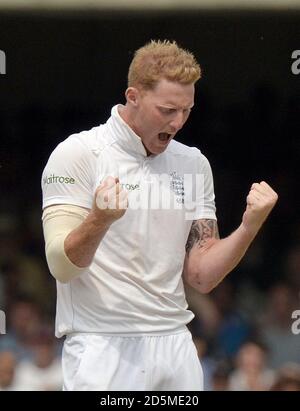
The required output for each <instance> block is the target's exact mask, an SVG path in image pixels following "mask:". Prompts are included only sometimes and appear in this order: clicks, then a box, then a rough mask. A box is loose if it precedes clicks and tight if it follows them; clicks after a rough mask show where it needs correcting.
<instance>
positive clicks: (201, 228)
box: [185, 219, 220, 253]
mask: <svg viewBox="0 0 300 411" xmlns="http://www.w3.org/2000/svg"><path fill="white" fill-rule="evenodd" d="M211 238H220V237H219V231H218V224H217V221H216V220H208V219H202V220H197V221H196V220H195V221H193V223H192V227H191V231H190V234H189V238H188V240H187V243H186V246H185V249H186V252H187V253H189V252H190V250H191V249H192V248H193V247H194V246H195V245H196V247H198V248H202V247H203V246H204V245H205V243H206V242H207V241H208V240H209V239H211Z"/></svg>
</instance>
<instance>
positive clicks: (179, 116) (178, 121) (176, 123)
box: [169, 111, 185, 133]
mask: <svg viewBox="0 0 300 411" xmlns="http://www.w3.org/2000/svg"><path fill="white" fill-rule="evenodd" d="M184 123H185V118H184V114H183V112H182V111H178V112H177V113H176V115H175V116H174V118H173V119H172V120H171V121H170V123H169V125H170V127H171V129H172V133H176V132H177V131H179V130H180V129H181V128H182V126H183V125H184Z"/></svg>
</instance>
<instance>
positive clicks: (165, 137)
mask: <svg viewBox="0 0 300 411" xmlns="http://www.w3.org/2000/svg"><path fill="white" fill-rule="evenodd" d="M170 137H171V134H168V133H159V134H158V138H159V140H160V141H163V142H166V141H168V140H169V139H170Z"/></svg>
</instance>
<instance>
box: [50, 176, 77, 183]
mask: <svg viewBox="0 0 300 411" xmlns="http://www.w3.org/2000/svg"><path fill="white" fill-rule="evenodd" d="M43 183H44V184H75V179H74V178H73V177H66V176H56V175H55V174H51V175H50V176H45V177H44V178H43Z"/></svg>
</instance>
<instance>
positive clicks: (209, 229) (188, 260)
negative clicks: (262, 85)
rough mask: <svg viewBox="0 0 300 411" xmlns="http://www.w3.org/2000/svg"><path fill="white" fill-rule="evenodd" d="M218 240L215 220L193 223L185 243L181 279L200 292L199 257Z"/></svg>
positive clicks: (204, 219)
mask: <svg viewBox="0 0 300 411" xmlns="http://www.w3.org/2000/svg"><path fill="white" fill-rule="evenodd" d="M218 240H219V230H218V224H217V220H214V219H206V218H203V219H199V220H195V221H193V223H192V226H191V230H190V234H189V237H188V240H187V243H186V256H185V261H184V270H183V279H184V280H185V281H186V282H187V283H188V284H189V285H190V286H192V287H195V288H196V289H198V290H200V291H201V290H202V289H201V284H200V282H199V279H198V278H197V275H198V271H199V270H198V269H199V264H201V258H200V256H201V255H203V253H204V252H205V251H206V250H207V249H209V248H210V247H211V246H212V245H213V244H214V243H215V242H216V241H218ZM203 292H205V291H204V289H203Z"/></svg>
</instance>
